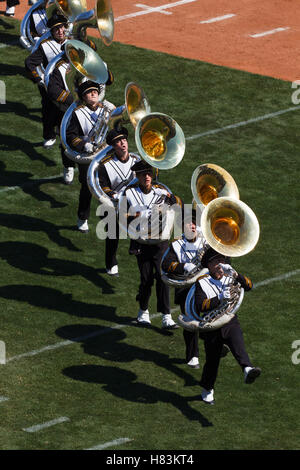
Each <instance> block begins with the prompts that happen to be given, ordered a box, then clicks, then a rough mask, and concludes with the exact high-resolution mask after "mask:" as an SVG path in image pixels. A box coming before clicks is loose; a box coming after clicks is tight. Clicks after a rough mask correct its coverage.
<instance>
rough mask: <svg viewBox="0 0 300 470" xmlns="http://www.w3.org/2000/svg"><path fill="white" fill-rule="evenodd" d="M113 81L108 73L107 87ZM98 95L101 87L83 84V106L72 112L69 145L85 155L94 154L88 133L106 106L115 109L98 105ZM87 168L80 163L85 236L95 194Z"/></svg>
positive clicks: (80, 222)
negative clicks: (90, 187)
mask: <svg viewBox="0 0 300 470" xmlns="http://www.w3.org/2000/svg"><path fill="white" fill-rule="evenodd" d="M112 82H113V76H112V74H111V72H109V78H108V80H107V82H106V85H110V84H111V83H112ZM99 94H100V85H99V84H98V83H95V82H92V81H91V80H86V81H84V82H82V83H81V84H80V85H79V87H78V96H79V99H80V101H81V102H83V103H82V104H80V105H79V106H78V107H77V108H75V109H74V111H73V113H72V117H71V119H70V123H69V125H68V128H67V131H66V138H67V143H68V145H69V146H70V147H71V148H72V149H73V150H76V151H77V152H78V153H79V154H81V153H83V152H85V153H87V154H92V153H93V152H94V151H95V149H94V145H93V144H92V143H91V142H89V133H90V132H91V130H92V129H93V127H94V125H95V123H96V122H97V118H98V116H99V113H100V110H101V109H102V108H103V107H104V106H106V107H110V109H111V110H113V109H114V108H115V106H114V105H113V104H112V103H110V102H109V101H105V103H102V102H99ZM68 160H69V167H71V165H72V162H71V160H70V159H68ZM72 166H74V165H72ZM88 167H89V165H88V164H86V163H78V170H79V182H80V184H81V188H80V194H79V205H78V211H77V215H78V220H77V228H78V230H79V231H80V232H82V233H87V232H88V231H89V226H88V218H89V215H90V207H91V199H92V194H91V192H90V190H89V187H88V184H87V172H88Z"/></svg>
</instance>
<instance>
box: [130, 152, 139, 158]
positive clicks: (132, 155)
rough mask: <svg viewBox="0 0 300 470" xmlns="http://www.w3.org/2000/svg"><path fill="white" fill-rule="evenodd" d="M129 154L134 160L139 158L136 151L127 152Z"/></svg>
mask: <svg viewBox="0 0 300 470" xmlns="http://www.w3.org/2000/svg"><path fill="white" fill-rule="evenodd" d="M129 155H130V156H131V157H132V158H135V159H136V160H138V159H139V158H140V156H139V155H138V154H137V153H133V152H129Z"/></svg>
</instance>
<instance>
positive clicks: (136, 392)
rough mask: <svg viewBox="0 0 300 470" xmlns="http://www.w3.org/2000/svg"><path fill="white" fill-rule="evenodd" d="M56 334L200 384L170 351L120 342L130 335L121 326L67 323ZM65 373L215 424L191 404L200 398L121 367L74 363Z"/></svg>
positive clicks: (124, 360)
mask: <svg viewBox="0 0 300 470" xmlns="http://www.w3.org/2000/svg"><path fill="white" fill-rule="evenodd" d="M56 334H57V335H58V336H60V337H61V338H65V339H69V340H71V339H73V338H78V337H81V338H82V340H81V341H82V343H83V344H82V348H83V350H84V352H85V353H86V354H90V355H92V356H97V357H102V358H103V359H105V360H108V361H113V362H119V363H120V362H122V363H132V362H133V361H136V360H139V361H142V362H145V363H148V362H149V363H151V364H155V366H156V367H157V368H158V369H157V370H158V371H160V372H161V370H163V371H164V370H168V371H169V372H171V373H172V374H174V376H176V377H177V378H178V379H180V380H182V381H183V382H184V384H185V385H197V384H198V383H197V382H196V381H195V379H194V377H193V376H192V375H190V374H188V373H187V372H185V371H183V370H181V369H180V368H179V367H177V366H176V365H175V363H174V361H173V359H172V358H170V357H169V356H168V355H167V354H165V353H162V352H159V351H154V350H151V349H146V348H140V347H138V346H134V345H131V344H127V343H125V342H121V341H122V340H124V339H125V338H126V336H127V335H126V334H125V333H124V331H122V330H120V329H119V328H118V329H117V328H106V329H104V330H99V327H98V326H97V325H67V326H65V327H63V328H59V329H58V330H56ZM99 336H101V339H99ZM145 370H148V368H145ZM63 374H64V375H66V376H68V377H71V378H72V379H74V380H81V381H85V382H93V383H100V384H106V386H105V387H104V390H107V391H108V392H110V393H112V394H113V395H116V396H118V397H120V398H122V399H124V400H129V401H133V402H138V403H141V404H151V403H157V402H165V403H172V404H173V406H175V407H176V408H178V409H179V410H180V411H181V412H182V414H184V415H185V416H186V417H187V418H188V419H190V420H197V421H200V422H201V424H202V426H212V423H210V422H209V421H208V420H207V419H206V418H205V417H204V416H202V414H201V413H199V412H198V411H196V410H194V409H193V408H191V407H190V405H189V404H188V401H196V400H197V397H195V396H193V397H182V396H180V395H178V394H177V393H175V392H170V391H165V390H162V389H159V388H156V387H152V386H150V385H146V384H144V383H141V382H134V381H135V380H136V379H137V376H136V375H135V374H133V373H132V372H128V371H125V370H123V369H120V368H118V367H103V366H93V365H88V366H73V367H68V368H66V369H64V370H63ZM133 382H134V383H133ZM122 385H123V386H122ZM198 400H199V398H198ZM199 401H200V400H199Z"/></svg>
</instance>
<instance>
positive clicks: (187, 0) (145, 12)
mask: <svg viewBox="0 0 300 470" xmlns="http://www.w3.org/2000/svg"><path fill="white" fill-rule="evenodd" d="M197 1H198V0H180V1H178V2H174V3H166V4H165V5H160V6H159V7H149V8H148V9H147V10H142V11H136V12H134V13H128V14H127V15H123V16H118V17H117V18H115V22H117V21H123V20H127V19H128V18H135V17H136V16H142V15H148V14H149V13H162V10H166V9H168V8H174V7H178V6H180V5H186V4H187V3H193V2H197ZM138 5H139V4H138ZM138 5H136V6H138ZM144 6H147V5H144ZM171 14H172V13H171Z"/></svg>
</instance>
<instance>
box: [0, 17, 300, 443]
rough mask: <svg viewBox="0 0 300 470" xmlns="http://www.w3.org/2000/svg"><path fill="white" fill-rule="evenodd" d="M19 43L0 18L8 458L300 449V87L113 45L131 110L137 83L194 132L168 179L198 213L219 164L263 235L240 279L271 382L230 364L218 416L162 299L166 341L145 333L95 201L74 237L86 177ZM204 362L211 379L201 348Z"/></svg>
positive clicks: (117, 96)
mask: <svg viewBox="0 0 300 470" xmlns="http://www.w3.org/2000/svg"><path fill="white" fill-rule="evenodd" d="M18 28H19V23H18V22H17V21H16V20H8V19H4V17H3V18H1V20H0V43H1V44H3V43H8V44H11V43H13V44H15V45H13V46H8V47H1V49H0V54H1V76H0V79H1V80H2V81H4V83H5V85H6V104H1V105H0V119H1V130H0V133H1V140H0V149H1V154H0V168H1V173H0V178H1V180H0V181H1V184H0V197H1V209H0V212H1V214H0V227H1V232H0V258H1V274H0V308H1V328H0V331H1V333H0V340H1V341H4V342H5V345H6V358H7V363H6V364H5V365H0V368H1V389H0V431H1V432H0V449H1V450H8V449H10V450H16V449H26V450H64V449H68V450H81V449H89V448H93V447H95V446H100V445H104V444H105V443H111V442H114V441H116V443H115V444H111V445H110V447H109V448H110V449H111V448H116V449H118V450H126V451H132V450H188V451H193V450H202V449H205V450H210V449H213V450H215V449H219V450H223V449H230V450H237V449H243V450H253V449H270V450H274V449H278V450H290V449H298V450H299V449H300V444H299V422H300V406H299V374H300V364H297V362H299V358H300V353H299V354H297V350H295V349H293V348H292V345H293V343H294V342H295V341H297V340H300V330H299V323H300V321H299V277H300V276H299V274H300V270H299V251H298V246H299V243H298V241H299V237H298V233H299V232H298V228H299V219H298V214H299V207H298V198H297V196H298V194H299V189H298V188H299V178H298V174H299V173H298V172H299V164H298V161H299V153H300V141H299V123H300V108H299V107H298V108H296V107H295V105H293V104H292V102H291V95H292V92H293V91H294V90H292V88H291V83H288V82H283V81H279V80H275V79H272V78H267V77H262V76H257V75H253V74H249V73H246V72H240V71H236V70H231V69H225V68H222V67H217V66H214V65H210V64H206V63H201V62H197V61H192V60H185V59H183V58H178V57H174V56H168V55H165V54H160V53H156V52H152V51H150V50H142V49H138V48H135V47H129V46H125V45H122V44H118V43H113V44H112V45H111V46H110V47H109V48H105V47H104V46H102V45H101V44H100V42H98V51H99V53H100V55H101V56H102V58H103V59H104V60H105V61H106V62H107V63H108V64H109V66H110V68H111V70H112V71H113V73H114V76H115V83H114V85H113V86H112V87H110V89H108V91H107V99H109V100H110V101H112V102H113V103H115V104H116V105H121V104H123V103H124V89H125V86H126V84H127V83H128V82H130V81H136V82H137V83H138V84H139V85H140V86H141V87H142V88H143V89H144V91H145V92H146V94H147V97H148V99H149V101H150V104H151V109H152V111H158V112H162V113H165V114H168V115H170V116H172V117H173V118H174V119H175V120H176V121H177V122H178V123H179V124H180V126H181V127H182V129H183V131H184V133H185V137H186V153H185V156H184V159H183V160H182V162H181V163H180V165H179V166H178V167H176V168H174V169H172V170H170V171H165V172H160V180H161V181H162V182H163V183H165V184H167V185H168V186H169V187H170V188H171V189H172V191H173V192H174V193H175V194H177V195H179V196H181V197H182V198H183V199H184V201H185V202H186V203H191V202H192V194H191V189H190V180H191V175H192V172H193V170H194V169H195V168H196V166H198V165H199V164H201V163H215V164H217V165H220V166H222V167H223V168H225V169H226V170H227V171H228V172H229V173H230V174H231V175H232V176H233V178H234V179H235V181H236V183H237V185H238V187H239V191H240V199H241V200H242V201H243V202H245V203H246V204H248V205H249V206H250V207H251V208H252V209H253V211H254V212H255V214H256V216H257V218H258V220H259V222H260V228H261V234H260V240H259V243H258V245H257V247H256V248H255V250H254V251H253V252H251V253H250V254H248V255H246V256H244V257H242V258H236V260H235V262H234V266H235V267H236V269H238V270H239V271H240V272H242V273H244V274H246V275H248V276H249V277H250V278H252V280H253V282H254V284H255V287H256V288H255V289H254V290H253V291H252V292H250V293H249V294H246V295H245V299H244V302H243V304H242V307H241V308H240V310H239V318H240V321H241V324H242V327H243V331H244V335H245V340H246V344H247V349H248V353H249V355H250V357H251V359H252V361H253V363H254V364H255V365H257V366H259V367H261V369H262V375H261V377H260V378H259V379H258V380H257V382H255V383H254V384H253V385H245V384H244V383H243V376H242V373H241V371H240V369H239V367H238V365H237V363H236V362H235V361H234V359H233V357H232V356H231V355H228V356H227V357H226V358H225V359H223V360H222V363H221V366H220V370H219V376H218V380H217V384H216V388H215V399H216V405H215V406H212V407H209V406H207V405H205V404H204V403H202V402H201V401H200V400H199V394H200V387H199V385H198V381H199V379H200V373H201V370H200V371H199V370H191V369H189V368H188V367H187V366H186V365H185V363H184V343H183V338H182V331H181V330H177V331H174V332H168V333H164V332H163V331H162V330H161V318H160V317H159V316H157V315H156V316H155V313H156V302H155V296H154V294H153V296H152V299H151V313H152V314H153V320H152V325H153V326H152V328H151V329H142V328H138V327H135V326H133V325H132V323H131V321H132V320H133V319H135V317H136V314H137V310H138V305H137V303H136V301H135V294H136V291H137V287H138V280H139V278H138V271H137V266H136V262H135V259H134V258H133V257H129V256H128V245H129V243H128V241H127V240H123V241H122V242H121V243H120V248H119V266H120V277H119V279H111V278H108V277H107V275H106V274H105V273H104V251H103V248H104V243H103V242H102V241H100V240H98V239H97V237H96V226H97V223H98V220H97V217H96V215H95V214H96V209H97V201H96V200H95V199H94V200H93V204H92V213H91V218H90V221H89V225H90V229H91V231H90V233H89V234H88V235H86V236H85V235H82V234H80V233H78V232H77V231H76V230H75V224H76V219H77V217H76V211H77V201H78V192H79V183H78V181H77V174H76V180H75V181H74V183H73V184H72V185H71V186H66V185H64V184H63V183H62V177H61V175H62V165H61V162H60V153H59V148H58V143H57V144H56V146H55V147H54V149H52V150H49V151H46V150H44V149H43V147H42V136H41V129H42V127H41V115H40V98H39V94H38V91H37V89H36V88H35V87H34V85H33V84H32V83H31V82H30V81H29V80H27V79H26V78H25V76H24V59H25V57H26V56H27V52H26V51H25V50H24V49H21V47H19V46H18V38H19V29H18ZM289 108H295V109H293V110H289V111H287V112H284V113H282V114H278V115H277V114H275V115H274V116H273V113H277V112H279V111H282V110H288V109H289ZM268 114H272V116H273V117H272V116H270V117H269V118H265V119H261V120H257V118H258V117H261V116H265V115H268ZM249 120H253V121H250V122H248V123H246V122H245V121H249ZM241 122H244V125H239V126H236V127H232V128H226V126H230V125H232V124H237V123H241ZM223 128H224V129H223ZM215 129H218V131H216V132H214V133H210V134H207V135H204V136H202V137H201V136H200V137H199V136H198V137H196V138H194V137H195V136H197V135H199V134H203V133H206V132H208V131H211V130H215ZM220 129H223V130H220ZM129 133H130V149H131V150H132V151H135V144H134V132H133V128H132V129H129ZM273 278H274V279H273ZM263 281H267V282H266V283H263ZM260 283H262V284H260ZM171 295H172V299H173V293H171ZM177 313H178V312H174V314H173V317H174V318H175V319H176V318H177ZM298 350H299V346H298ZM200 351H201V354H200V361H201V364H203V360H204V353H203V346H202V344H200ZM293 353H294V356H293V357H294V359H296V360H294V362H295V363H293V361H292V354H293ZM61 418H64V419H62V420H61V422H57V424H55V425H52V426H49V427H45V428H40V429H38V430H35V432H29V431H30V430H31V431H33V430H32V429H30V428H31V427H32V426H36V425H42V424H45V423H49V422H50V423H51V422H53V421H54V422H56V420H58V419H61ZM118 439H121V441H117V440H118Z"/></svg>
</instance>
